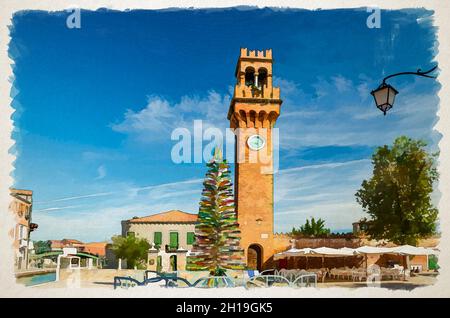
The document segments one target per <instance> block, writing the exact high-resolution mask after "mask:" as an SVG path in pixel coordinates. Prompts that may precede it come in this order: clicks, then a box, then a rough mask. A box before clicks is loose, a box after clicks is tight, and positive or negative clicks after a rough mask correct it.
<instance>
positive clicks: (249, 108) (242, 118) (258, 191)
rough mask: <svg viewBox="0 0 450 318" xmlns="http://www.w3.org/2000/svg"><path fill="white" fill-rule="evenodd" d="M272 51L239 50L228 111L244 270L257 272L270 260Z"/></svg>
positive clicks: (274, 108) (275, 104)
mask: <svg viewBox="0 0 450 318" xmlns="http://www.w3.org/2000/svg"><path fill="white" fill-rule="evenodd" d="M272 62H273V60H272V50H271V49H269V50H265V51H248V50H247V49H246V48H241V52H240V56H239V59H238V62H237V66H236V72H235V76H236V85H235V87H234V95H233V99H232V100H231V104H230V108H229V111H228V120H229V121H230V127H231V128H233V129H235V133H236V142H235V154H236V160H235V180H234V182H235V201H236V211H237V215H238V222H239V225H240V230H241V247H242V248H243V249H244V251H245V256H246V260H247V266H248V267H250V268H257V269H263V268H264V267H265V264H267V261H268V260H269V259H270V258H271V257H272V256H273V251H274V248H273V144H272V128H273V127H274V125H275V122H276V120H277V118H278V116H279V114H280V106H281V103H282V101H281V99H280V89H279V88H277V87H273V86H272Z"/></svg>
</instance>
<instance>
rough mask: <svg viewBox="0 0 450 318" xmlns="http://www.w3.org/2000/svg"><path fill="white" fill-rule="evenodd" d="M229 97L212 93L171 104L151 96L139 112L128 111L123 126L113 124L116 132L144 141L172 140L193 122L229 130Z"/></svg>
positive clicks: (122, 122)
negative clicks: (198, 121)
mask: <svg viewBox="0 0 450 318" xmlns="http://www.w3.org/2000/svg"><path fill="white" fill-rule="evenodd" d="M229 105H230V96H229V95H224V96H222V95H220V94H219V93H217V92H215V91H209V92H208V93H207V94H206V96H204V97H199V96H182V97H181V99H180V101H179V102H178V103H174V104H171V103H169V102H168V101H167V100H165V99H163V98H162V97H158V96H152V97H150V98H149V99H148V103H147V105H146V106H145V107H144V108H143V109H141V110H139V111H133V110H127V111H126V112H125V114H124V119H123V121H121V122H120V123H116V124H112V125H111V127H112V129H113V130H114V131H117V132H120V133H125V134H127V135H129V136H130V137H132V138H135V139H137V140H139V141H141V142H144V143H148V142H153V141H155V140H161V139H169V140H170V135H171V132H172V130H174V129H175V128H188V129H189V128H191V127H192V125H193V121H194V120H203V128H204V129H206V128H208V127H218V128H220V129H224V128H225V127H228V123H227V119H226V114H227V111H228V107H229Z"/></svg>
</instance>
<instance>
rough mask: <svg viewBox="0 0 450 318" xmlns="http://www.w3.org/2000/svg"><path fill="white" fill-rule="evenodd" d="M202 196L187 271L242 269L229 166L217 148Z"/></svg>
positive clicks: (222, 271) (220, 272) (214, 273)
mask: <svg viewBox="0 0 450 318" xmlns="http://www.w3.org/2000/svg"><path fill="white" fill-rule="evenodd" d="M207 167H208V172H207V173H206V177H205V180H204V182H203V191H202V198H201V201H200V207H199V212H198V222H197V224H196V226H195V242H194V244H193V248H192V253H193V256H189V257H188V259H187V266H186V268H187V269H188V270H208V271H209V272H210V273H211V275H214V276H221V275H224V273H225V271H226V269H244V266H245V265H244V261H243V256H244V251H243V250H242V249H241V248H240V245H239V243H240V233H241V232H240V230H239V224H238V223H237V216H236V212H235V207H234V197H233V189H232V183H231V178H230V170H229V165H228V163H227V162H226V160H223V159H222V154H221V152H220V150H218V148H216V149H215V151H214V156H213V158H212V160H211V161H210V162H209V163H208V164H207Z"/></svg>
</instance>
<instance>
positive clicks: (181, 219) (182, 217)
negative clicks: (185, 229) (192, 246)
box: [128, 210, 197, 223]
mask: <svg viewBox="0 0 450 318" xmlns="http://www.w3.org/2000/svg"><path fill="white" fill-rule="evenodd" d="M128 222H130V223H195V222H197V214H192V213H186V212H183V211H179V210H171V211H167V212H162V213H158V214H153V215H149V216H144V217H141V218H133V219H131V220H128Z"/></svg>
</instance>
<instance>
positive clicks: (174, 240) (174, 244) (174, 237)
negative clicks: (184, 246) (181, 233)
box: [170, 232, 178, 249]
mask: <svg viewBox="0 0 450 318" xmlns="http://www.w3.org/2000/svg"><path fill="white" fill-rule="evenodd" d="M170 248H171V249H177V248H178V232H170Z"/></svg>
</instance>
